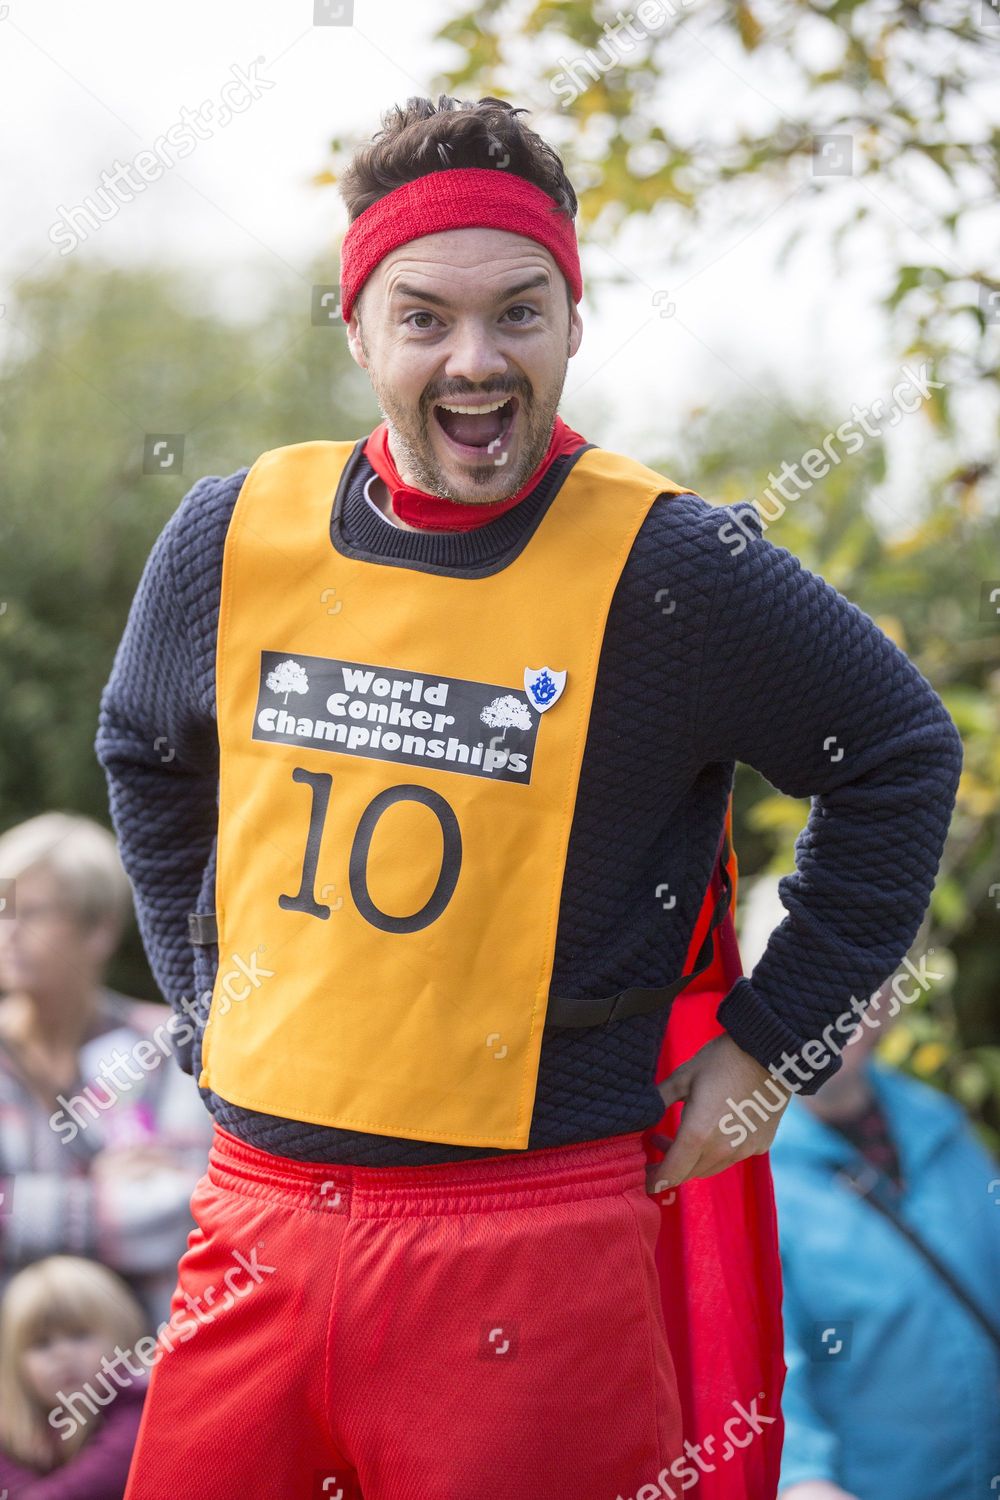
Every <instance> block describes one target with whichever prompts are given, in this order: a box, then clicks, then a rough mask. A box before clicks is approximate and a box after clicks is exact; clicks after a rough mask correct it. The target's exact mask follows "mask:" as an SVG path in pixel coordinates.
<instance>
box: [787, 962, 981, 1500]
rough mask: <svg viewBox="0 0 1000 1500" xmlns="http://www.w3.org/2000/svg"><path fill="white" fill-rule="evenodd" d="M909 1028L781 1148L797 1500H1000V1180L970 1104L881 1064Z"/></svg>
mask: <svg viewBox="0 0 1000 1500" xmlns="http://www.w3.org/2000/svg"><path fill="white" fill-rule="evenodd" d="M884 994H885V990H884V989H883V991H882V992H880V995H879V1000H880V1001H881V1000H882V998H883V995H884ZM893 1013H898V1005H897V1006H895V1007H893V1006H892V1005H891V1004H890V1005H885V1004H882V1003H879V1005H878V1006H877V1008H876V1007H874V1006H873V1007H872V1008H871V1009H870V1010H869V1012H866V1017H867V1019H868V1021H869V1022H871V1023H872V1024H868V1025H866V1024H864V1023H862V1024H859V1026H858V1029H857V1031H856V1032H855V1033H854V1034H853V1035H852V1037H851V1039H850V1041H849V1043H848V1045H846V1046H845V1048H844V1052H843V1066H842V1067H841V1069H840V1070H839V1072H837V1073H836V1074H835V1076H834V1077H833V1078H831V1079H830V1080H829V1081H828V1082H827V1083H825V1084H824V1085H823V1087H822V1088H821V1089H820V1090H819V1091H818V1092H817V1093H815V1094H813V1095H811V1096H809V1097H800V1098H795V1099H793V1101H792V1103H791V1105H790V1106H789V1108H788V1110H787V1111H786V1113H785V1120H784V1125H783V1128H782V1129H781V1130H780V1131H779V1132H778V1134H777V1137H776V1139H775V1141H774V1143H773V1145H772V1147H771V1166H772V1171H773V1174H774V1184H775V1198H776V1202H777V1208H778V1226H779V1235H780V1241H781V1259H782V1271H783V1276H784V1288H785V1290H784V1308H783V1315H784V1323H785V1337H786V1348H785V1359H786V1363H787V1366H788V1376H787V1380H786V1384H785V1392H784V1400H783V1409H784V1415H785V1423H786V1431H785V1445H784V1450H783V1457H782V1467H781V1479H780V1500H895V1497H897V1496H898V1497H903V1496H905V1497H906V1500H972V1497H974V1496H983V1497H984V1500H985V1497H989V1496H990V1495H991V1494H1000V1347H998V1342H997V1341H998V1339H1000V1166H998V1165H997V1163H996V1162H994V1161H993V1160H992V1159H991V1158H990V1156H989V1154H988V1153H987V1152H986V1151H985V1150H984V1149H983V1147H982V1146H981V1145H980V1144H979V1142H978V1140H977V1138H976V1136H975V1135H974V1134H973V1132H972V1130H971V1129H970V1127H969V1124H968V1122H967V1121H966V1119H965V1117H964V1115H963V1113H962V1111H961V1109H960V1108H959V1107H958V1105H957V1104H955V1102H954V1101H953V1100H951V1099H949V1098H948V1097H946V1096H945V1095H944V1094H942V1093H940V1092H939V1091H937V1090H935V1089H932V1088H930V1087H928V1086H927V1085H925V1084H922V1083H919V1082H917V1081H916V1080H915V1079H913V1078H910V1077H907V1076H905V1075H903V1074H901V1073H898V1072H895V1071H893V1070H892V1069H890V1068H888V1067H886V1066H885V1065H884V1064H883V1063H881V1062H879V1061H877V1060H876V1059H875V1058H873V1057H872V1055H871V1054H872V1052H873V1050H874V1048H875V1046H876V1045H877V1043H878V1041H879V1039H880V1035H882V1034H884V1032H885V1029H886V1025H887V1024H890V1023H891V1015H892V1014H893ZM844 1172H847V1173H848V1175H849V1176H850V1177H851V1178H852V1179H853V1180H854V1182H855V1183H857V1184H858V1186H857V1187H852V1186H851V1185H850V1184H849V1182H848V1181H847V1180H846V1179H845V1177H844V1176H843V1175H841V1174H842V1173H844ZM859 1188H860V1189H864V1190H867V1191H868V1192H871V1193H873V1194H874V1196H876V1197H877V1198H878V1200H879V1202H881V1203H886V1204H888V1206H889V1209H890V1212H891V1213H892V1214H894V1215H895V1216H896V1217H897V1218H899V1219H901V1220H902V1221H903V1224H904V1225H905V1226H908V1227H909V1228H910V1229H911V1231H915V1232H916V1234H917V1235H918V1236H919V1239H920V1240H921V1241H922V1242H923V1244H924V1245H925V1246H926V1247H927V1248H928V1249H929V1250H930V1252H931V1255H932V1256H933V1257H935V1258H936V1260H937V1261H938V1263H939V1265H941V1266H943V1269H944V1272H945V1275H944V1276H942V1274H941V1271H940V1270H939V1269H937V1268H935V1267H934V1266H932V1264H930V1263H928V1261H927V1260H926V1259H925V1257H924V1255H923V1253H922V1252H921V1251H920V1250H919V1249H918V1248H917V1247H916V1246H915V1245H914V1244H913V1243H911V1241H910V1240H909V1239H908V1238H907V1235H906V1233H905V1230H903V1229H900V1228H899V1227H898V1226H897V1224H896V1223H895V1222H893V1219H892V1218H891V1217H887V1216H886V1214H885V1213H884V1212H881V1211H880V1210H879V1209H878V1208H877V1207H876V1206H874V1205H873V1203H872V1202H871V1201H870V1198H869V1197H866V1196H863V1194H862V1192H861V1191H859ZM948 1275H950V1277H951V1278H953V1280H954V1282H955V1283H957V1288H956V1286H953V1285H949V1284H948V1281H947V1280H946V1276H948ZM962 1294H964V1297H963V1295H962ZM965 1299H971V1303H972V1306H971V1307H970V1305H969V1303H968V1301H967V1300H965ZM973 1309H977V1310H978V1315H977V1311H976V1310H973ZM984 1323H985V1325H986V1326H984ZM991 1327H992V1332H991Z"/></svg>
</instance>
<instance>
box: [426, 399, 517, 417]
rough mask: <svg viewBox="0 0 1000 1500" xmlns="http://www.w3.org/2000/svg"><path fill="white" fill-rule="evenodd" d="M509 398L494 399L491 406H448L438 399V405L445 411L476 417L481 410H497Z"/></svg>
mask: <svg viewBox="0 0 1000 1500" xmlns="http://www.w3.org/2000/svg"><path fill="white" fill-rule="evenodd" d="M509 400H510V397H509V396H507V397H505V398H504V400H503V401H494V403H493V405H492V406H449V405H448V403H447V402H446V401H439V402H438V406H443V407H444V409H445V411H454V412H457V413H458V414H459V415H460V416H463V417H478V416H481V415H482V414H483V412H487V411H499V410H500V408H501V406H506V405H507V402H508V401H509Z"/></svg>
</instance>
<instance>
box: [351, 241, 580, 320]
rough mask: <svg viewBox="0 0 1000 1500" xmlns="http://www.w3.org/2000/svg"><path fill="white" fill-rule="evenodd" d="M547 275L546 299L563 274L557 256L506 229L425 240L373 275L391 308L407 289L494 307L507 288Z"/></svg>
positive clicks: (402, 249)
mask: <svg viewBox="0 0 1000 1500" xmlns="http://www.w3.org/2000/svg"><path fill="white" fill-rule="evenodd" d="M543 274H547V278H548V281H547V285H546V284H541V285H539V287H538V288H537V289H536V294H537V295H539V296H544V295H546V294H547V293H548V292H551V291H552V290H553V289H554V288H555V287H557V286H558V284H559V279H560V277H561V276H562V272H561V271H560V270H559V267H558V266H557V265H556V262H555V259H554V258H553V256H552V255H551V253H550V252H549V251H548V250H547V249H546V248H545V246H544V245H540V244H539V243H538V242H537V240H531V239H527V238H526V237H525V236H524V235H521V234H512V233H511V232H510V231H509V230H506V229H480V228H475V229H449V230H443V231H441V232H440V233H438V234H425V235H421V236H420V238H419V239H415V240H408V241H407V243H406V244H405V245H399V246H397V248H396V249H395V250H393V251H391V252H390V254H389V255H387V256H385V258H384V259H383V260H382V261H380V263H379V265H378V266H377V267H376V268H375V271H374V272H373V273H372V276H371V278H370V279H371V282H372V283H373V288H372V289H373V290H374V291H375V293H376V295H377V296H378V297H379V298H380V299H381V300H383V301H385V302H388V301H389V300H390V299H392V298H398V297H399V296H401V295H402V293H401V287H402V286H404V285H406V286H419V287H420V288H421V289H422V290H427V291H428V292H432V293H435V294H436V295H437V296H439V297H444V298H447V300H448V302H449V304H451V305H455V306H458V305H460V304H469V305H470V306H471V305H473V304H480V303H489V302H491V301H493V300H495V299H496V297H497V296H499V295H502V294H503V292H504V290H505V288H507V287H508V286H512V285H517V284H519V283H520V282H522V281H527V280H529V279H534V278H535V277H536V276H538V277H539V278H540V277H541V276H542V275H543Z"/></svg>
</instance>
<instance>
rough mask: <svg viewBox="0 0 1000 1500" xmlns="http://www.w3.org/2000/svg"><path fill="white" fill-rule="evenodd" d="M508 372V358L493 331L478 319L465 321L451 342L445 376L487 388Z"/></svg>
mask: <svg viewBox="0 0 1000 1500" xmlns="http://www.w3.org/2000/svg"><path fill="white" fill-rule="evenodd" d="M506 372H507V358H506V355H505V354H504V353H503V351H502V350H501V349H500V348H499V347H498V345H497V341H496V338H495V336H494V334H493V333H492V332H491V330H490V329H489V328H488V327H487V326H486V325H485V324H484V323H483V322H482V320H481V319H479V318H465V319H462V320H460V322H459V323H458V324H457V325H456V328H455V332H454V334H453V336H452V338H451V340H450V343H449V349H448V357H447V359H446V360H445V366H444V373H445V375H446V376H448V377H449V378H450V379H452V380H468V381H470V382H471V383H472V384H473V385H485V384H486V383H487V382H488V381H490V380H493V379H494V378H495V377H496V376H497V375H505V374H506Z"/></svg>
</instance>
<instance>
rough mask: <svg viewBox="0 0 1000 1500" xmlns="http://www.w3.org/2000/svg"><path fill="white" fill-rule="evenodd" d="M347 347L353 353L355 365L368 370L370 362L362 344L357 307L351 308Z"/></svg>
mask: <svg viewBox="0 0 1000 1500" xmlns="http://www.w3.org/2000/svg"><path fill="white" fill-rule="evenodd" d="M347 347H348V349H350V351H351V358H352V359H353V360H354V363H355V364H357V365H360V366H361V368H362V370H367V368H368V360H367V359H366V357H365V351H364V348H363V346H362V343H361V327H360V325H359V323H358V313H357V307H356V306H355V307H352V308H351V316H350V320H349V322H348V324H347Z"/></svg>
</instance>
